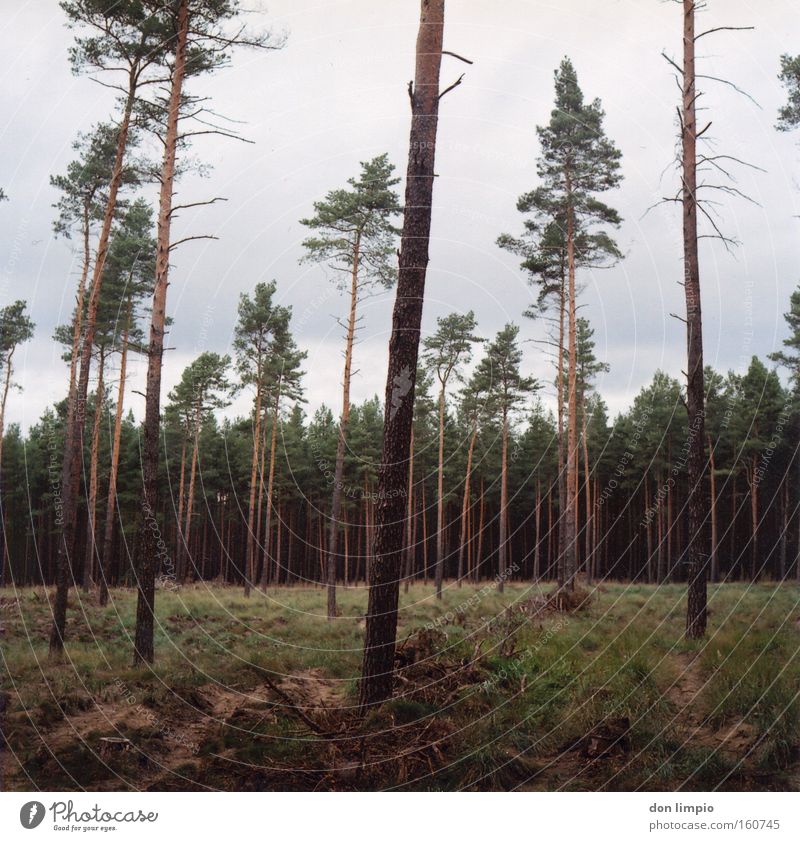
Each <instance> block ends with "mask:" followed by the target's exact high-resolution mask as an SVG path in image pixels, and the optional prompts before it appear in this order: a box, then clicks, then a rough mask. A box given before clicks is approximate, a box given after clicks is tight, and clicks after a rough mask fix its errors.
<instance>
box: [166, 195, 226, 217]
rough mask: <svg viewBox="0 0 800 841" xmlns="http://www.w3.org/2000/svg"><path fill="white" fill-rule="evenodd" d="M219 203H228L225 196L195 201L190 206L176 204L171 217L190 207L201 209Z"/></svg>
mask: <svg viewBox="0 0 800 841" xmlns="http://www.w3.org/2000/svg"><path fill="white" fill-rule="evenodd" d="M218 201H228V200H227V199H226V198H224V197H223V196H215V197H214V198H213V199H208V201H193V202H190V203H189V204H176V205H175V207H173V208H172V210H171V212H170V216H172V215H173V214H174V213H175V212H176V211H178V210H188V209H189V208H190V207H201V206H202V205H206V204H214V203H215V202H218Z"/></svg>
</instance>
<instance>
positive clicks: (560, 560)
mask: <svg viewBox="0 0 800 841" xmlns="http://www.w3.org/2000/svg"><path fill="white" fill-rule="evenodd" d="M566 313H567V292H566V278H565V277H563V276H562V278H561V288H560V291H559V301H558V367H557V369H556V398H557V400H558V555H557V567H558V568H557V577H558V584H559V587H561V586H563V584H564V582H565V581H566V571H565V566H564V564H565V562H566V552H565V549H564V546H565V543H564V535H565V533H566V529H565V528H564V517H565V515H566V510H567V471H566V460H567V459H566V452H567V439H566V435H565V434H564V339H565V333H566V328H565V326H564V319H565V318H566Z"/></svg>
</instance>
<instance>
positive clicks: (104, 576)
mask: <svg viewBox="0 0 800 841" xmlns="http://www.w3.org/2000/svg"><path fill="white" fill-rule="evenodd" d="M130 321H131V303H130V301H129V302H128V313H127V315H126V317H125V331H124V333H123V334H122V352H121V354H120V361H119V386H118V388H117V409H116V412H115V414H114V442H113V444H112V446H111V469H110V471H109V475H108V496H107V497H106V523H105V529H104V531H103V554H102V555H101V556H100V604H101V605H103V606H105V605H106V604H108V583H109V578H110V576H111V544H112V541H113V538H114V515H115V513H116V505H117V478H118V477H119V456H120V449H121V446H122V407H123V404H124V403H125V376H126V374H127V367H128V333H129V327H130Z"/></svg>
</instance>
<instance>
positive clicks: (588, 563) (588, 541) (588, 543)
mask: <svg viewBox="0 0 800 841" xmlns="http://www.w3.org/2000/svg"><path fill="white" fill-rule="evenodd" d="M587 438H588V420H587V417H586V403H585V400H584V406H583V473H584V476H583V485H584V489H585V496H586V526H585V528H586V535H585V540H584V543H585V547H586V548H585V554H586V557H585V559H584V568H585V570H586V579H587V581H590V582H591V580H592V483H591V480H590V478H589V442H588V440H587Z"/></svg>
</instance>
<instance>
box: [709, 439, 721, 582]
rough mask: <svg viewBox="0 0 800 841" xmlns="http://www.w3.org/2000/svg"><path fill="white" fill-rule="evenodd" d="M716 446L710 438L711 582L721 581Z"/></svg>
mask: <svg viewBox="0 0 800 841" xmlns="http://www.w3.org/2000/svg"><path fill="white" fill-rule="evenodd" d="M715 469H716V465H715V462H714V445H713V444H712V443H711V436H710V435H709V436H708V476H709V479H710V480H711V580H712V581H713V582H714V583H716V582H717V581H719V553H718V551H717V542H718V537H717V534H718V533H717V477H716V475H715V473H714V471H715Z"/></svg>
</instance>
